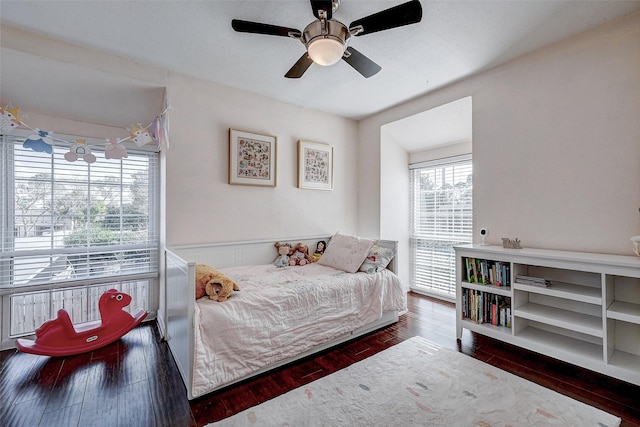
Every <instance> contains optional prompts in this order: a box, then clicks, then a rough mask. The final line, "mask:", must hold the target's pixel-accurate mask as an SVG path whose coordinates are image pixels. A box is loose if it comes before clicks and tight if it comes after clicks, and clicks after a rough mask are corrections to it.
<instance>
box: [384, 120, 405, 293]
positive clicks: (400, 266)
mask: <svg viewBox="0 0 640 427" xmlns="http://www.w3.org/2000/svg"><path fill="white" fill-rule="evenodd" d="M382 134H383V137H382V143H381V149H380V154H381V155H380V176H381V180H380V202H381V203H380V238H381V239H388V240H398V263H397V272H398V276H400V280H402V283H404V284H405V285H406V286H407V287H408V286H409V278H410V270H409V245H408V242H409V237H410V235H409V174H408V173H407V163H408V159H409V156H408V154H407V152H406V151H405V150H404V149H403V148H402V147H401V146H400V144H399V143H398V141H395V140H393V137H391V136H389V135H384V128H383V131H382Z"/></svg>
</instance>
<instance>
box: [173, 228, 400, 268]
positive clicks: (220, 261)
mask: <svg viewBox="0 0 640 427" xmlns="http://www.w3.org/2000/svg"><path fill="white" fill-rule="evenodd" d="M330 238H331V236H312V237H302V238H288V239H283V240H279V241H281V242H287V243H291V244H294V245H295V244H296V243H298V242H302V243H304V244H306V245H307V246H309V252H313V251H315V248H316V244H317V243H318V241H320V240H324V241H325V242H329V239H330ZM276 241H278V240H273V239H272V240H252V241H240V242H222V243H208V244H202V245H184V246H170V247H167V249H169V250H170V251H172V252H173V253H175V254H176V255H178V256H180V257H181V258H182V259H184V260H188V261H190V262H194V263H202V264H208V265H211V266H213V267H216V268H226V267H237V266H243V265H260V264H269V263H272V262H273V261H274V260H275V259H276V258H277V257H278V251H277V250H276V248H275V246H274V243H275V242H276ZM377 244H378V245H379V246H383V247H387V248H392V249H394V250H395V251H396V253H397V252H398V242H397V241H395V240H379V241H378V243H377ZM396 257H397V255H396ZM396 266H397V261H396V258H394V259H393V260H392V261H391V263H390V264H389V265H388V266H387V269H389V270H391V271H393V272H394V273H395V272H396Z"/></svg>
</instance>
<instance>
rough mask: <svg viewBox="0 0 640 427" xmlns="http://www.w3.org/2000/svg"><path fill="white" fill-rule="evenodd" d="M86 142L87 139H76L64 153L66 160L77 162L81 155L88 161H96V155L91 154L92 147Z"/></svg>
mask: <svg viewBox="0 0 640 427" xmlns="http://www.w3.org/2000/svg"><path fill="white" fill-rule="evenodd" d="M86 142H87V141H86V140H85V139H80V138H78V139H76V142H74V143H73V144H71V148H69V152H68V153H66V154H65V155H64V158H65V160H67V161H69V162H75V161H76V160H78V157H79V158H81V159H82V160H84V161H85V162H87V163H94V162H95V161H96V156H94V155H93V154H91V148H89V147H88V146H87V145H85V144H86ZM105 157H106V156H105Z"/></svg>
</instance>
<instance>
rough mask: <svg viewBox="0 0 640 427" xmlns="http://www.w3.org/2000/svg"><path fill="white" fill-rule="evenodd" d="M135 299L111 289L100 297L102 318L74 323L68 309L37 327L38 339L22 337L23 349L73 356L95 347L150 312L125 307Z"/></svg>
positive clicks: (105, 343)
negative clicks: (128, 310) (129, 310)
mask: <svg viewBox="0 0 640 427" xmlns="http://www.w3.org/2000/svg"><path fill="white" fill-rule="evenodd" d="M130 303H131V296H129V295H127V294H125V293H122V292H119V291H117V290H115V289H109V290H108V291H106V292H105V293H104V294H102V296H101V297H100V300H99V301H98V309H99V310H100V318H101V320H96V321H93V322H87V323H81V324H78V325H76V326H74V325H73V324H72V323H71V319H70V318H69V314H68V313H67V312H66V311H65V310H62V309H61V310H58V317H57V318H55V319H52V320H48V321H46V322H45V323H43V324H42V326H40V327H39V328H38V329H36V339H35V341H33V340H29V339H24V338H18V339H17V340H16V346H17V347H18V349H19V350H20V351H23V352H25V353H31V354H38V355H42V356H71V355H74V354H80V353H85V352H87V351H91V350H95V349H97V348H100V347H103V346H105V345H107V344H111V343H112V342H114V341H117V340H118V339H120V338H121V337H122V336H123V335H124V334H126V333H127V332H129V331H130V330H131V329H133V328H135V327H136V326H138V325H139V324H140V323H141V322H142V321H143V320H144V318H145V317H147V314H148V313H147V312H146V311H145V310H142V309H138V310H137V311H136V312H135V313H134V315H133V316H132V315H131V314H129V313H127V312H126V311H124V310H122V308H123V307H126V306H128V305H129V304H130Z"/></svg>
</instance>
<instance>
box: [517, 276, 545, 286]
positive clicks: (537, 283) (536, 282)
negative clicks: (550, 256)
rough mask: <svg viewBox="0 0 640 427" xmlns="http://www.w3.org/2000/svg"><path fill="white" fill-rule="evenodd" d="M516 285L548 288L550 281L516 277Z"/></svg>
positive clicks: (539, 278) (540, 278)
mask: <svg viewBox="0 0 640 427" xmlns="http://www.w3.org/2000/svg"><path fill="white" fill-rule="evenodd" d="M516 283H520V284H523V285H533V286H543V287H545V288H546V287H548V286H549V285H551V281H550V280H547V279H544V278H542V277H532V276H522V275H518V276H516Z"/></svg>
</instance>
